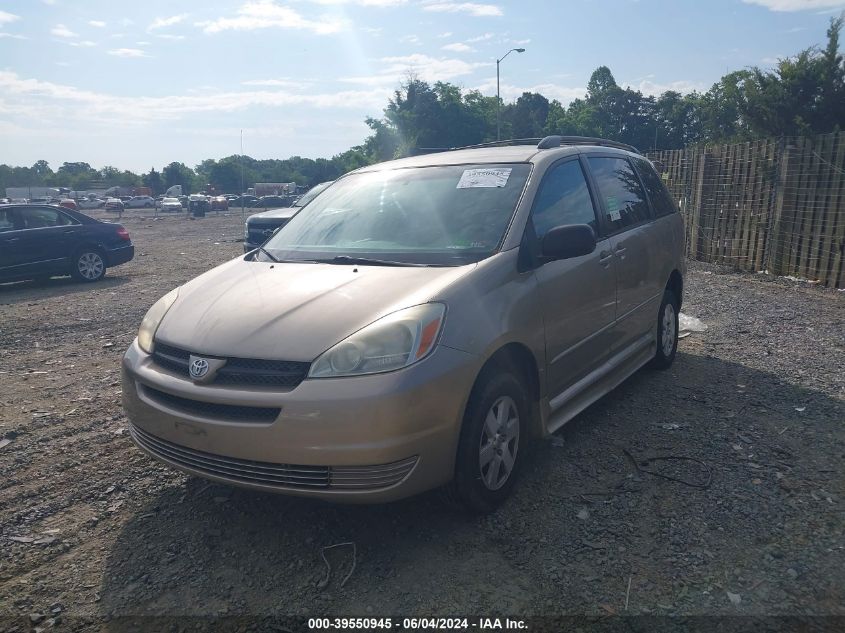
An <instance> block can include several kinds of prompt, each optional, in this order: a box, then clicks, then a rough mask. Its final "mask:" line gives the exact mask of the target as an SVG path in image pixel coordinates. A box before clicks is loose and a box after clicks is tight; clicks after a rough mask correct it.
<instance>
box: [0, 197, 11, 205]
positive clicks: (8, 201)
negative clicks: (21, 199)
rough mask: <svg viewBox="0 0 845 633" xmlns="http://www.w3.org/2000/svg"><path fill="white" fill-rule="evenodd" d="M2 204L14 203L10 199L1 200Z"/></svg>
mask: <svg viewBox="0 0 845 633" xmlns="http://www.w3.org/2000/svg"><path fill="white" fill-rule="evenodd" d="M0 204H12V201H11V200H9V199H8V198H0Z"/></svg>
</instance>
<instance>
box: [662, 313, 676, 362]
mask: <svg viewBox="0 0 845 633" xmlns="http://www.w3.org/2000/svg"><path fill="white" fill-rule="evenodd" d="M660 346H661V348H662V349H663V355H664V356H667V357H668V356H671V355H672V349H673V348H674V347H675V306H673V305H672V304H671V303H667V304H666V307H664V308H663V337H662V338H661V340H660Z"/></svg>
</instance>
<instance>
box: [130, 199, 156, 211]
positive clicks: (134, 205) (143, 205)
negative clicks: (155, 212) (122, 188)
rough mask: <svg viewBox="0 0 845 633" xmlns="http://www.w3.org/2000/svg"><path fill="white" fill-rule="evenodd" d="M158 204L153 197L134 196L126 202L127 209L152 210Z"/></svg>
mask: <svg viewBox="0 0 845 633" xmlns="http://www.w3.org/2000/svg"><path fill="white" fill-rule="evenodd" d="M155 204H156V201H155V199H153V198H152V196H134V197H132V198H130V199H129V200H128V201H126V208H127V209H152V208H153V207H154V206H155Z"/></svg>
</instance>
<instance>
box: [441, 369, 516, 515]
mask: <svg viewBox="0 0 845 633" xmlns="http://www.w3.org/2000/svg"><path fill="white" fill-rule="evenodd" d="M529 411H530V408H529V406H528V399H527V397H526V395H525V389H524V388H523V386H522V383H521V382H520V381H519V380H518V379H517V378H516V377H515V376H514V375H513V374H511V373H508V372H502V373H491V374H489V375H487V376H482V377H481V379H480V382H479V384H478V385H476V387H475V388H474V389H473V395H472V396H471V398H470V404H469V406H468V408H467V413H466V415H465V417H464V423H463V427H462V429H461V438H460V442H459V444H458V453H457V459H456V464H455V478H454V480H453V481H452V482H451V483H450V484H449V485H448V486H447V487H446V494H447V497H448V498H450V500H452V501H456V502H458V503H459V504H460V505H462V506H463V507H465V508H466V509H468V510H470V511H471V512H476V513H487V512H492V511H493V510H495V509H496V507H497V506H499V505H500V504H501V503H502V502H503V501H504V500H505V499H506V498H507V497H508V495H509V494H510V492H511V489H512V488H513V484H514V480H515V478H516V475H517V472H518V470H519V466H520V464H521V462H522V459H521V458H522V455H523V453H524V452H525V451H524V446H523V445H524V443H525V440H526V439H527V438H525V429H526V428H527V422H528V416H529Z"/></svg>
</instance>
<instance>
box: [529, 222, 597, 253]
mask: <svg viewBox="0 0 845 633" xmlns="http://www.w3.org/2000/svg"><path fill="white" fill-rule="evenodd" d="M594 250H596V234H595V231H593V227H591V226H590V225H589V224H570V225H568V226H556V227H555V228H553V229H550V230H549V232H548V233H546V234H545V235H544V236H543V242H542V244H541V245H540V256H541V257H542V258H543V259H546V260H549V261H551V260H555V259H570V258H572V257H581V256H582V255H589V254H590V253H592V252H593V251H594Z"/></svg>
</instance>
